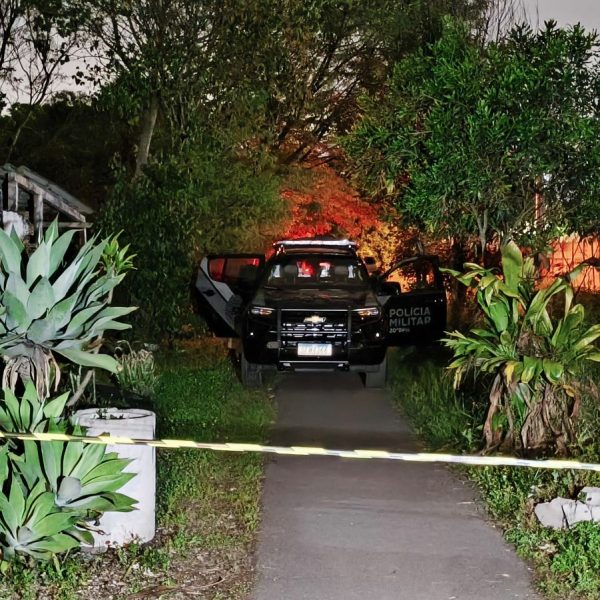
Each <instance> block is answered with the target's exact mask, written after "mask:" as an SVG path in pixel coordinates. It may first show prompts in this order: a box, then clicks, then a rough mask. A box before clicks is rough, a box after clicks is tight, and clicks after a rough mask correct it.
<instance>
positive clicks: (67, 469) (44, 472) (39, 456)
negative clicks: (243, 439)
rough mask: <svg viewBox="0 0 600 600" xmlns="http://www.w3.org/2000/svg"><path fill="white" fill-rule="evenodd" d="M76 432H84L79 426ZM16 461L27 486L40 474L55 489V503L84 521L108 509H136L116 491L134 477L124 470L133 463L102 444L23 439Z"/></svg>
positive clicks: (130, 499) (125, 497) (130, 501)
mask: <svg viewBox="0 0 600 600" xmlns="http://www.w3.org/2000/svg"><path fill="white" fill-rule="evenodd" d="M73 433H74V435H83V434H84V431H83V430H82V429H81V428H80V427H76V428H75V431H74V432H73ZM13 462H14V464H15V466H16V468H17V469H18V471H19V473H20V474H21V476H22V477H23V480H24V481H25V483H26V485H27V487H28V488H31V487H32V486H34V485H35V483H36V481H37V480H38V478H40V476H41V477H42V478H43V479H44V480H45V485H46V488H47V489H48V490H49V491H50V492H52V494H53V498H54V502H55V504H56V506H58V507H60V508H61V509H62V510H65V511H75V512H77V513H79V514H80V519H81V520H82V521H87V520H90V519H96V518H97V517H98V516H99V515H100V514H101V513H103V512H106V511H119V512H128V511H131V510H134V506H133V505H134V503H135V500H133V499H132V498H130V497H129V496H125V495H124V494H120V493H119V492H118V491H117V490H119V489H120V488H122V487H123V486H124V485H125V484H126V483H127V482H128V481H130V480H131V479H132V478H133V477H135V473H125V472H123V470H124V469H125V467H126V466H127V465H128V464H129V463H130V462H131V460H129V459H123V458H119V457H118V455H117V453H116V452H106V446H104V445H102V444H84V443H82V442H45V443H43V444H38V443H37V442H30V441H28V442H24V452H23V454H22V455H21V456H15V457H13Z"/></svg>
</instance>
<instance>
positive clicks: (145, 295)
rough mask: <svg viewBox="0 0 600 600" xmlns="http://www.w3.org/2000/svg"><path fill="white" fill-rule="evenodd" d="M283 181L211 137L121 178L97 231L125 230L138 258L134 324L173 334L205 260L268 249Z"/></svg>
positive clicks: (132, 279)
mask: <svg viewBox="0 0 600 600" xmlns="http://www.w3.org/2000/svg"><path fill="white" fill-rule="evenodd" d="M277 183H278V182H277V179H276V178H275V177H274V175H273V174H272V172H271V171H270V170H268V169H265V168H262V167H260V166H257V165H252V164H251V163H248V162H246V161H243V160H240V159H239V158H238V157H235V156H232V155H231V154H230V153H228V151H227V149H224V148H223V147H222V146H221V144H220V143H219V142H217V141H214V140H212V141H211V140H209V139H205V143H204V144H200V145H198V146H195V145H194V146H193V147H186V148H184V149H183V151H182V152H181V153H180V154H174V155H172V156H170V157H169V158H168V159H165V160H163V161H162V162H161V163H158V162H155V163H150V164H149V165H148V167H147V168H146V169H145V171H144V173H143V175H141V176H140V177H138V178H137V179H135V180H134V181H130V180H129V178H128V177H127V176H126V174H125V173H123V176H122V177H121V178H120V179H119V181H118V182H117V184H116V185H115V187H114V189H113V190H112V192H111V196H110V197H109V199H108V201H107V202H106V204H105V206H104V209H103V212H102V215H101V218H100V222H99V226H100V227H102V228H104V229H105V230H106V231H119V230H123V232H122V235H121V238H120V239H122V241H123V243H125V242H127V243H130V244H131V251H132V252H133V253H135V254H136V259H135V264H136V269H135V270H134V271H132V272H131V273H130V274H129V276H128V278H127V280H126V284H125V285H124V286H122V287H123V288H124V290H125V293H126V298H127V300H131V301H134V300H135V301H137V302H139V304H138V305H139V306H140V310H139V311H137V313H136V316H135V317H134V323H135V324H137V325H138V326H139V327H140V329H141V330H142V331H144V332H146V333H148V334H150V335H152V336H154V337H161V336H165V335H166V336H169V335H173V334H174V333H176V332H177V331H178V330H179V329H180V327H181V326H182V325H183V324H185V323H187V322H189V321H188V319H189V317H190V312H191V311H190V305H191V294H190V290H191V287H192V283H193V281H192V279H193V276H194V273H195V270H196V267H197V264H198V260H199V258H200V256H202V255H204V254H207V253H210V252H235V251H243V250H246V251H257V250H259V249H261V248H263V247H264V246H265V245H266V239H268V238H269V237H270V235H272V232H271V231H269V229H268V228H269V226H270V225H271V224H272V223H274V222H276V221H277V219H278V217H279V216H280V215H281V214H282V209H283V205H282V203H281V201H280V200H279V198H278V195H277Z"/></svg>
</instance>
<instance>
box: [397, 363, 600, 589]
mask: <svg viewBox="0 0 600 600" xmlns="http://www.w3.org/2000/svg"><path fill="white" fill-rule="evenodd" d="M392 361H393V362H392V367H391V385H392V392H393V397H394V399H395V401H396V403H397V405H398V407H399V409H400V410H401V411H402V412H403V413H404V414H405V415H406V416H407V417H408V418H409V420H410V421H411V423H412V425H413V428H414V429H415V431H416V432H417V433H418V434H419V435H420V437H421V439H422V440H423V441H424V443H425V444H426V445H427V447H428V448H429V449H432V450H441V449H444V450H452V451H454V452H459V453H461V452H464V453H472V452H475V451H477V450H478V449H480V448H481V447H482V442H481V423H482V422H483V418H484V414H485V408H486V400H485V390H483V389H482V388H481V387H479V388H478V387H477V386H475V385H473V386H471V388H472V389H470V390H463V391H461V392H455V391H454V390H453V389H452V381H451V379H449V378H448V376H447V375H446V373H445V370H444V368H443V365H444V364H447V357H445V356H443V355H440V356H438V357H437V358H435V357H434V358H433V359H430V360H423V358H422V355H421V356H419V355H417V354H414V355H412V356H408V357H401V356H399V355H398V356H396V357H395V358H392ZM582 418H583V423H582V425H583V427H582V435H581V440H582V442H583V443H584V445H582V447H580V448H579V450H578V454H579V456H580V457H581V458H582V460H586V461H591V462H598V461H599V459H600V444H599V443H598V442H597V436H595V435H594V433H595V432H597V431H598V430H599V429H600V410H599V409H598V407H597V405H595V404H594V403H592V402H590V401H589V399H588V401H587V402H586V403H584V406H583V416H582ZM460 471H461V472H462V473H464V474H466V476H468V477H469V478H470V479H471V480H473V481H474V482H475V483H476V484H477V486H478V488H479V489H480V491H481V495H482V498H483V500H484V501H485V503H486V506H487V509H488V512H489V513H490V515H491V517H492V518H493V519H494V520H496V521H497V522H498V523H499V524H500V525H501V526H502V528H503V530H504V533H505V537H506V538H507V540H508V541H509V542H511V543H512V544H514V546H515V548H516V550H517V552H518V554H519V555H520V556H522V557H523V558H525V559H527V560H529V561H531V562H532V563H533V564H534V565H535V567H536V575H537V577H536V579H537V582H538V585H539V588H540V590H541V591H542V592H544V593H545V595H546V597H548V598H551V599H552V600H555V599H556V600H558V599H561V600H597V599H598V598H600V525H599V524H596V523H581V524H578V525H577V526H575V527H574V528H572V529H570V530H567V531H554V530H549V529H546V528H543V527H541V526H540V525H539V523H538V521H537V519H536V517H535V515H534V514H533V508H534V506H535V504H536V503H537V502H541V501H548V500H551V499H552V498H555V497H557V496H563V497H570V498H574V497H576V496H577V493H578V492H579V490H581V488H582V487H584V486H586V485H591V486H600V474H595V473H586V472H583V471H547V470H534V469H524V468H510V467H470V468H461V469H460Z"/></svg>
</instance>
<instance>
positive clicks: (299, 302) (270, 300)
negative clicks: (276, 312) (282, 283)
mask: <svg viewBox="0 0 600 600" xmlns="http://www.w3.org/2000/svg"><path fill="white" fill-rule="evenodd" d="M252 304H255V305H259V306H268V307H273V308H279V307H280V306H283V307H284V308H292V309H293V308H299V309H311V308H312V309H315V310H316V309H324V308H329V309H336V308H338V309H348V308H362V307H364V306H377V299H376V298H375V294H374V293H373V292H372V291H371V290H370V289H359V290H356V289H343V288H318V289H317V288H293V289H291V288H274V289H269V288H267V289H260V290H258V292H257V293H256V295H255V296H254V300H253V302H252Z"/></svg>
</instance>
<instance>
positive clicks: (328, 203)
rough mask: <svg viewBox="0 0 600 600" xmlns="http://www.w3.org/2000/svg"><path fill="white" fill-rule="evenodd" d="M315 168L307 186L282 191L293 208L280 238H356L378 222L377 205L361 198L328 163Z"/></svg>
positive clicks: (282, 194)
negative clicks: (330, 236)
mask: <svg viewBox="0 0 600 600" xmlns="http://www.w3.org/2000/svg"><path fill="white" fill-rule="evenodd" d="M314 171H316V179H315V182H314V183H313V184H312V185H311V187H310V188H309V189H308V190H306V191H299V190H296V189H284V190H283V191H282V192H281V196H282V197H283V198H284V199H285V200H287V201H288V202H290V204H291V209H292V210H291V212H292V218H291V220H290V221H289V222H288V223H287V225H286V229H285V231H284V232H283V233H282V234H281V238H283V239H298V238H305V237H314V236H316V235H332V236H335V237H347V238H349V239H354V240H356V239H358V238H359V237H360V236H361V234H362V233H363V232H364V231H366V230H368V229H371V228H373V227H376V226H378V225H379V223H380V220H379V211H378V209H377V208H376V207H375V206H373V205H372V204H369V203H368V202H365V201H363V200H361V199H360V198H359V197H358V194H357V193H356V192H355V191H354V190H352V189H351V188H350V187H349V186H348V185H347V184H346V182H345V181H344V180H343V179H342V178H341V177H340V176H339V175H338V174H337V173H336V172H335V171H334V170H333V169H332V168H331V167H329V166H326V165H323V166H320V167H318V168H317V169H314Z"/></svg>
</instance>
